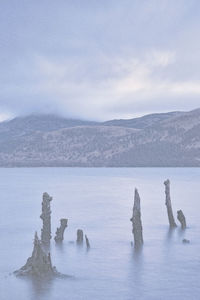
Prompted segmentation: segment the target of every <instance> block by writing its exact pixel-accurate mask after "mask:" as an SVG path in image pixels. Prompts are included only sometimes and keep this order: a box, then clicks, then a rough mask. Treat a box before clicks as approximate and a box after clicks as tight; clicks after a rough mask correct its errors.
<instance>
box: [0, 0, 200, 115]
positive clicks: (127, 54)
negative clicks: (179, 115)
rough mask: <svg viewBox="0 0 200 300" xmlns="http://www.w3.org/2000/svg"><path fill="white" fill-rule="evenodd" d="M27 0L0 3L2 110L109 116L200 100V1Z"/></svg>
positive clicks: (190, 105)
mask: <svg viewBox="0 0 200 300" xmlns="http://www.w3.org/2000/svg"><path fill="white" fill-rule="evenodd" d="M20 3H21V6H20V7H18V6H17V5H14V6H11V5H9V4H4V6H5V7H2V10H1V11H0V17H1V23H2V24H1V25H2V26H1V28H0V34H1V36H2V39H1V54H2V55H1V59H0V66H1V73H0V114H1V115H22V114H30V113H34V112H40V113H59V114H62V115H64V116H66V117H76V118H85V119H96V120H105V119H111V118H120V117H121V118H122V117H123V118H128V117H133V116H137V115H141V114H145V113H151V112H156V111H157V112H158V111H168V110H169V111H170V110H183V109H193V108H196V107H198V106H200V105H199V104H200V101H199V96H200V95H199V94H200V91H199V86H200V85H199V81H200V78H199V68H200V59H199V55H198V50H197V49H199V42H198V39H197V36H198V30H197V29H198V28H199V25H200V24H199V23H200V21H199V16H198V13H196V11H197V8H198V7H199V2H198V1H196V0H191V1H190V2H188V1H186V0H177V1H176V2H174V1H168V0H163V1H157V0H152V1H145V0H136V1H131V0H124V2H123V5H122V3H121V2H120V1H114V0H111V1H104V0H102V1H100V2H99V1H93V2H92V4H91V1H88V0H86V1H84V5H83V4H82V2H81V1H79V0H78V1H74V2H73V4H72V3H70V2H68V1H63V0H61V2H60V4H59V5H58V4H57V3H55V2H54V1H51V0H49V1H47V0H45V1H42V2H41V3H40V4H38V3H37V5H36V4H35V3H34V2H31V4H30V3H29V4H27V3H28V2H26V1H24V0H22V1H21V2H20ZM22 8H23V9H22ZM30 20H31V21H30Z"/></svg>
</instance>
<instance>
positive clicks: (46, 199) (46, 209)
mask: <svg viewBox="0 0 200 300" xmlns="http://www.w3.org/2000/svg"><path fill="white" fill-rule="evenodd" d="M51 201H52V197H50V196H49V195H48V194H47V193H44V194H43V200H42V214H41V216H40V218H41V219H42V221H43V226H42V230H41V242H42V245H43V246H44V247H45V248H46V249H48V248H49V246H50V240H51V207H50V202H51Z"/></svg>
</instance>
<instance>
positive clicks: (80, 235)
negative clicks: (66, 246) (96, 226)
mask: <svg viewBox="0 0 200 300" xmlns="http://www.w3.org/2000/svg"><path fill="white" fill-rule="evenodd" d="M76 242H77V244H79V245H81V244H83V230H82V229H78V230H77V239H76Z"/></svg>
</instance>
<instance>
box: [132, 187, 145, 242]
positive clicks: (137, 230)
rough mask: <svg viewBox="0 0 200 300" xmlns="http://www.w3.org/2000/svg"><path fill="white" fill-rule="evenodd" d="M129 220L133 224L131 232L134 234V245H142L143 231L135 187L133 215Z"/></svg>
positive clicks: (138, 198) (138, 197)
mask: <svg viewBox="0 0 200 300" xmlns="http://www.w3.org/2000/svg"><path fill="white" fill-rule="evenodd" d="M130 220H131V222H132V226H133V229H132V233H133V236H134V242H135V247H140V246H142V245H143V233H142V221H141V209H140V196H139V193H138V190H137V189H135V196H134V206H133V216H132V218H131V219H130Z"/></svg>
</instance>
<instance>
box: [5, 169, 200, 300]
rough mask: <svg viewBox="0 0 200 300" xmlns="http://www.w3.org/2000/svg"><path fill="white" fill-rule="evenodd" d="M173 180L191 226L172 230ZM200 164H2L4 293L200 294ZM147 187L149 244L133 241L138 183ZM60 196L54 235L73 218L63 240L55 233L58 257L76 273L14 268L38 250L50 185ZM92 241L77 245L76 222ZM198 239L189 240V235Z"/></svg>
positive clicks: (126, 299)
mask: <svg viewBox="0 0 200 300" xmlns="http://www.w3.org/2000/svg"><path fill="white" fill-rule="evenodd" d="M167 178H169V179H170V180H171V196H172V201H173V209H174V213H175V215H176V211H177V210H178V209H182V210H183V212H184V213H185V215H186V218H187V223H188V228H187V230H186V231H184V232H182V231H181V230H180V227H179V228H177V229H176V230H174V231H171V232H170V231H169V229H168V220H167V215H166V207H165V194H164V185H163V181H164V180H165V179H167ZM199 183H200V169H190V168H188V169H179V168H176V169H168V168H165V169H153V168H152V169H145V168H144V169H134V168H130V169H120V168H119V169H108V168H107V169H104V168H102V169H95V168H94V169H84V168H82V169H79V168H35V169H31V168H29V169H17V168H16V169H0V201H1V207H0V237H1V243H0V299H1V300H14V299H15V300H16V299H20V300H29V299H31V300H35V299H44V300H47V299H48V300H61V299H62V300H63V299H69V300H80V299H83V300H94V299H95V300H107V299H108V300H133V299H136V300H137V299H138V300H140V299H144V300H146V299H148V300H165V299H166V300H169V299H170V300H173V299H176V300H177V299H190V300H193V299H194V300H198V299H200V212H199V211H200V184H199ZM135 187H137V188H138V189H139V193H140V196H141V206H142V221H143V229H144V241H145V244H144V247H143V250H142V251H141V252H139V253H137V252H135V251H134V248H133V247H131V241H132V233H131V222H130V217H131V214H132V206H133V191H134V188H135ZM45 191H47V192H48V193H49V194H50V195H52V196H53V201H52V232H53V236H54V233H55V231H56V227H57V226H58V225H59V219H60V218H68V219H69V222H68V225H69V226H68V228H67V229H66V232H65V240H64V242H63V245H62V246H56V245H55V243H54V240H52V245H51V252H52V261H53V264H54V265H55V266H56V267H57V269H58V270H59V271H60V272H62V273H64V274H68V275H72V278H70V279H54V280H52V281H46V282H45V281H44V282H41V281H39V282H38V281H34V280H30V279H20V278H15V276H13V275H10V274H12V272H13V271H14V270H16V269H18V268H20V267H21V266H22V265H23V264H24V263H25V262H26V259H27V258H28V257H29V256H30V255H31V252H32V248H33V244H32V243H33V236H34V232H35V231H36V230H37V231H38V233H40V228H41V223H42V222H41V220H40V218H39V216H40V213H41V200H42V193H43V192H45ZM78 228H82V229H83V230H84V232H85V233H86V234H87V235H88V237H89V239H90V243H91V249H90V251H86V248H85V245H84V246H83V247H82V248H77V247H76V244H75V243H74V242H75V240H76V230H77V229H78ZM183 238H187V239H189V240H190V241H191V242H190V244H187V245H184V244H183V243H182V239H183Z"/></svg>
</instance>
